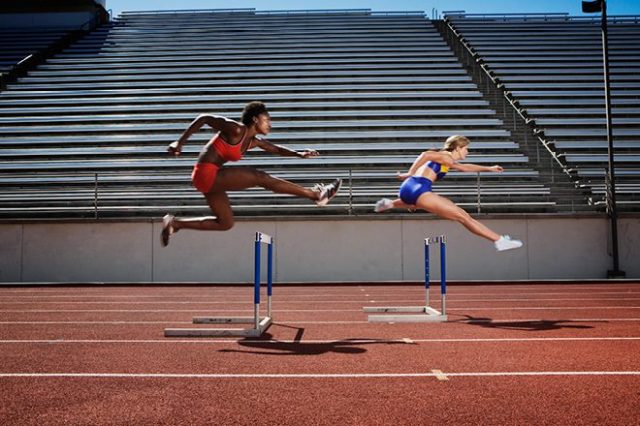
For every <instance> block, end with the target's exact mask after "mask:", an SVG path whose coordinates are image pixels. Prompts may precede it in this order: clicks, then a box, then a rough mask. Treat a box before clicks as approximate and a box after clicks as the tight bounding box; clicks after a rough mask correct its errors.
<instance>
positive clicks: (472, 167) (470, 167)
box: [450, 163, 504, 173]
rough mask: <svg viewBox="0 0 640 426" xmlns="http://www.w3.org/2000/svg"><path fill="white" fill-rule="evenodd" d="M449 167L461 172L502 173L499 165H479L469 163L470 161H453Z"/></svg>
mask: <svg viewBox="0 0 640 426" xmlns="http://www.w3.org/2000/svg"><path fill="white" fill-rule="evenodd" d="M450 168H452V169H455V170H458V171H461V172H496V173H502V172H503V170H504V169H503V168H502V167H501V166H498V165H495V166H490V167H487V166H481V165H479V164H471V163H453V165H451V166H450Z"/></svg>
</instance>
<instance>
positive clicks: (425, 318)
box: [363, 235, 447, 322]
mask: <svg viewBox="0 0 640 426" xmlns="http://www.w3.org/2000/svg"><path fill="white" fill-rule="evenodd" d="M431 243H434V244H435V243H439V244H440V294H441V297H442V311H438V310H436V309H433V308H432V307H431V306H430V301H429V289H430V287H429V283H430V276H429V272H430V270H429V269H430V265H429V247H430V244H431ZM446 270H447V245H446V241H445V238H444V235H440V236H439V237H431V238H425V239H424V286H425V293H426V294H425V305H424V306H382V307H372V306H366V307H364V308H363V310H364V312H371V313H379V314H382V315H369V322H444V321H447V311H446V298H447V273H446ZM407 313H414V314H416V315H407ZM398 314H399V315H398Z"/></svg>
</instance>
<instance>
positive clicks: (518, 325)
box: [452, 315, 593, 331]
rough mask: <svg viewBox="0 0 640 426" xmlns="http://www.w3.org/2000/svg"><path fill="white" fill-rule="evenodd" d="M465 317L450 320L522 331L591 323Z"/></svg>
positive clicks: (555, 328)
mask: <svg viewBox="0 0 640 426" xmlns="http://www.w3.org/2000/svg"><path fill="white" fill-rule="evenodd" d="M464 317H466V319H460V320H457V321H452V322H465V323H468V324H471V325H477V326H480V327H485V328H500V329H505V330H523V331H548V330H560V329H563V328H573V329H581V330H583V329H589V328H593V326H591V325H583V324H574V323H579V322H585V321H574V320H530V321H494V320H493V319H492V318H485V317H473V316H471V315H464Z"/></svg>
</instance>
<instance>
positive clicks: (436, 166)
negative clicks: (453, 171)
mask: <svg viewBox="0 0 640 426" xmlns="http://www.w3.org/2000/svg"><path fill="white" fill-rule="evenodd" d="M427 167H428V168H430V169H431V170H433V171H434V172H435V173H436V180H440V179H442V178H443V177H445V176H446V175H447V172H448V171H449V167H447V166H443V165H442V164H440V163H436V162H435V161H429V162H428V163H427Z"/></svg>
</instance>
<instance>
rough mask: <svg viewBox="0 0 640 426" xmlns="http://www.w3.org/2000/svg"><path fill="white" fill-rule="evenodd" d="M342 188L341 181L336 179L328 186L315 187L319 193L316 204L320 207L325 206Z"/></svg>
mask: <svg viewBox="0 0 640 426" xmlns="http://www.w3.org/2000/svg"><path fill="white" fill-rule="evenodd" d="M340 186H342V179H336V180H334V181H333V182H331V183H330V184H329V185H317V186H316V188H317V189H318V190H319V192H320V196H319V197H318V200H317V201H316V204H317V205H318V206H320V207H323V206H326V205H327V203H329V201H331V199H332V198H333V197H335V196H336V194H337V193H338V191H339V190H340Z"/></svg>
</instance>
